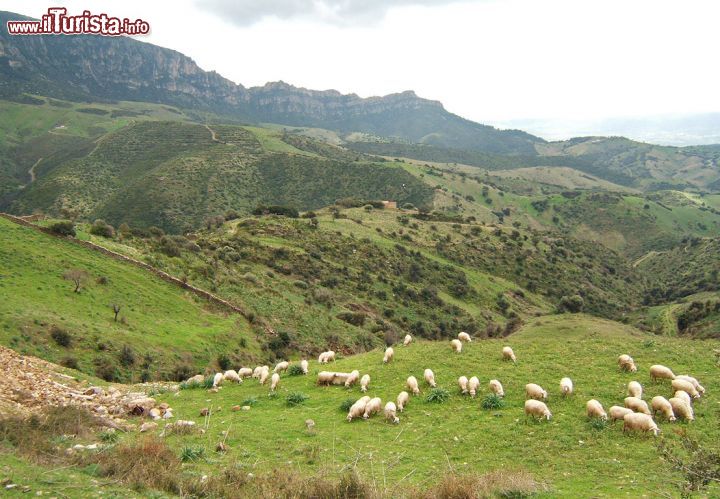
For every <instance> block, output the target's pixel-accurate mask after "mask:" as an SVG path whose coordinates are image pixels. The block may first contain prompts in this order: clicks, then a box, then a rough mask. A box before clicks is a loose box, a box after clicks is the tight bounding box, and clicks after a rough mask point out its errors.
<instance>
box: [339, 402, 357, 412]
mask: <svg viewBox="0 0 720 499" xmlns="http://www.w3.org/2000/svg"><path fill="white" fill-rule="evenodd" d="M354 403H355V401H354V400H353V399H345V400H343V402H342V404H340V412H348V411H349V410H350V408H351V407H352V405H353V404H354Z"/></svg>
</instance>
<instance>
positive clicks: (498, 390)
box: [488, 379, 505, 397]
mask: <svg viewBox="0 0 720 499" xmlns="http://www.w3.org/2000/svg"><path fill="white" fill-rule="evenodd" d="M488 387H489V388H490V391H491V392H493V393H494V394H495V395H497V396H498V397H504V396H505V391H504V390H503V386H502V383H500V382H499V381H498V380H496V379H491V380H490V383H488Z"/></svg>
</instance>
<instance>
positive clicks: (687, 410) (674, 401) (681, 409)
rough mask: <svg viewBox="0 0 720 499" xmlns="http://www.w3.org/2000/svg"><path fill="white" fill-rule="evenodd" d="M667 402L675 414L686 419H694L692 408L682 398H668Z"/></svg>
mask: <svg viewBox="0 0 720 499" xmlns="http://www.w3.org/2000/svg"><path fill="white" fill-rule="evenodd" d="M668 403H669V404H670V407H672V412H673V413H675V414H677V415H678V417H681V418H683V419H684V420H686V421H695V414H694V412H693V408H692V406H691V405H690V404H688V403H687V402H686V401H685V400H684V399H681V398H680V397H673V398H671V399H670V400H668Z"/></svg>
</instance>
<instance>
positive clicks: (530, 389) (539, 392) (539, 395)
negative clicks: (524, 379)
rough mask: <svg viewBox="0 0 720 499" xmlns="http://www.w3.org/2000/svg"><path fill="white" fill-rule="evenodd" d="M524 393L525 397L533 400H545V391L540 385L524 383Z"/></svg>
mask: <svg viewBox="0 0 720 499" xmlns="http://www.w3.org/2000/svg"><path fill="white" fill-rule="evenodd" d="M525 393H526V394H527V397H528V398H530V399H535V400H547V392H546V391H545V390H543V388H542V387H541V386H540V385H536V384H535V383H528V384H527V385H525Z"/></svg>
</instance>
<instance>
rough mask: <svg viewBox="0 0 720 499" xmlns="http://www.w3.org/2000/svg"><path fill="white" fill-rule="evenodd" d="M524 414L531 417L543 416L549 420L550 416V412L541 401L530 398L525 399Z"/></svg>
mask: <svg viewBox="0 0 720 499" xmlns="http://www.w3.org/2000/svg"><path fill="white" fill-rule="evenodd" d="M525 416H532V417H533V418H545V419H547V420H548V421H550V418H552V413H551V412H550V409H548V407H547V406H546V405H545V404H544V403H543V402H540V401H539V400H532V399H531V400H526V401H525Z"/></svg>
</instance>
